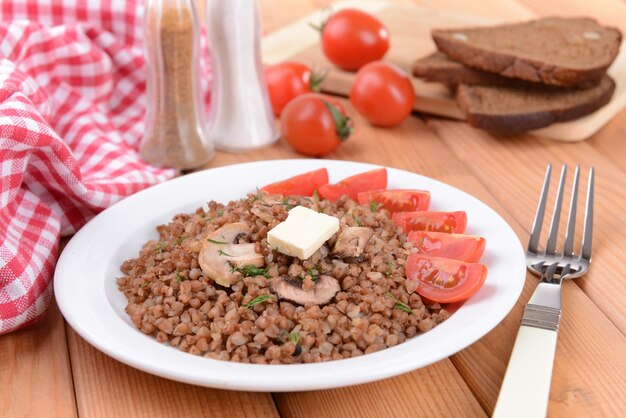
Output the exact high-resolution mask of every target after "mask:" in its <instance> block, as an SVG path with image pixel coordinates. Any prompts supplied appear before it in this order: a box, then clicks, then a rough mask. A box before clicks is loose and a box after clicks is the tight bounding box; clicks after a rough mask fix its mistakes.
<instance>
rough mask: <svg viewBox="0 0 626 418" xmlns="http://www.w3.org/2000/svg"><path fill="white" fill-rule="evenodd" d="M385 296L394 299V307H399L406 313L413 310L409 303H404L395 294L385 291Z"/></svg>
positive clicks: (410, 312)
mask: <svg viewBox="0 0 626 418" xmlns="http://www.w3.org/2000/svg"><path fill="white" fill-rule="evenodd" d="M385 296H389V297H390V298H392V299H393V300H395V301H396V304H395V305H393V307H394V309H400V310H401V311H403V312H406V313H408V314H412V313H413V311H412V310H411V308H410V307H409V305H407V304H405V303H402V302H401V301H400V299H398V298H397V297H395V296H394V295H393V293H391V292H386V293H385Z"/></svg>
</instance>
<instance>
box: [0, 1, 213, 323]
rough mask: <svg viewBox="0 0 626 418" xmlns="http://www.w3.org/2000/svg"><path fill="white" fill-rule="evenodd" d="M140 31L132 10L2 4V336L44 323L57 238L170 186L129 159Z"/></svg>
mask: <svg viewBox="0 0 626 418" xmlns="http://www.w3.org/2000/svg"><path fill="white" fill-rule="evenodd" d="M142 20H143V2H141V1H139V2H137V1H134V0H129V1H120V0H99V1H98V0H90V1H81V0H21V1H15V0H2V1H1V2H0V334H2V333H6V332H10V331H13V330H15V329H18V328H20V327H23V326H26V325H28V324H32V323H34V322H36V321H38V320H40V319H41V318H42V317H43V316H44V315H45V312H46V309H47V308H48V305H49V303H50V297H51V293H52V275H53V271H54V266H55V263H56V259H57V256H58V254H57V253H58V246H59V238H60V236H62V235H68V234H72V233H74V232H75V231H76V230H77V229H79V228H80V227H81V226H82V225H83V224H85V222H87V221H88V220H89V219H90V218H92V217H93V216H94V215H95V214H96V213H98V212H99V211H101V210H102V209H104V208H106V207H108V206H110V205H111V204H113V203H115V202H117V201H118V200H120V199H122V198H124V197H125V196H128V195H130V194H132V193H134V192H137V191H139V190H141V189H143V188H145V187H148V186H150V185H152V184H155V183H158V182H161V181H163V180H166V179H168V178H171V177H173V176H174V175H175V171H174V170H169V169H158V168H155V167H151V166H150V165H148V164H146V163H145V162H144V161H143V160H142V159H141V158H140V157H139V155H138V153H137V147H138V142H139V140H140V139H141V136H142V132H143V127H144V124H143V118H144V110H145V94H144V93H145V80H146V68H145V65H144V58H143V42H142ZM203 74H208V59H207V58H206V54H205V55H204V56H203ZM206 78H207V77H205V79H206ZM207 85H208V82H207V80H204V87H205V91H207V95H206V96H207V98H208V88H207Z"/></svg>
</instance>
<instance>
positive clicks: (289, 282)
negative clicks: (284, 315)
mask: <svg viewBox="0 0 626 418" xmlns="http://www.w3.org/2000/svg"><path fill="white" fill-rule="evenodd" d="M270 288H271V289H272V292H274V293H275V294H276V295H277V296H278V298H279V299H286V300H290V301H292V302H294V303H297V304H299V305H305V304H307V303H312V304H316V305H324V304H326V303H328V302H330V301H331V299H332V298H334V297H335V295H336V294H337V292H339V290H340V287H339V282H338V281H337V279H335V278H334V277H331V276H327V275H322V276H320V277H319V278H318V279H317V281H316V282H315V286H313V288H312V289H309V290H304V289H303V288H302V280H301V279H295V278H293V277H289V276H282V277H276V278H275V279H272V281H271V282H270Z"/></svg>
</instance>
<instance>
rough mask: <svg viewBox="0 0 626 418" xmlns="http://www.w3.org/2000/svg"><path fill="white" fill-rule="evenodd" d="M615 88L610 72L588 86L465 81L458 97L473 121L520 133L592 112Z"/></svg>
mask: <svg viewBox="0 0 626 418" xmlns="http://www.w3.org/2000/svg"><path fill="white" fill-rule="evenodd" d="M614 91H615V82H614V81H613V80H612V79H611V78H610V77H609V76H607V75H605V76H604V77H603V78H602V79H601V80H600V83H599V84H598V85H596V86H593V87H588V88H584V89H583V88H581V89H555V88H547V89H546V88H543V87H541V86H539V87H536V88H533V89H529V88H525V87H504V86H468V85H465V84H461V85H459V87H458V89H457V93H456V101H457V103H458V104H459V107H460V108H461V109H462V110H463V112H464V113H465V116H466V119H467V122H468V123H469V124H470V125H472V126H475V127H477V128H480V129H485V130H488V131H497V132H505V133H519V132H526V131H530V130H533V129H539V128H543V127H545V126H548V125H550V124H552V123H555V122H565V121H568V120H572V119H577V118H580V117H582V116H585V115H588V114H590V113H592V112H594V111H595V110H597V109H599V108H600V107H602V106H604V105H605V104H607V103H608V102H609V101H610V100H611V96H612V95H613V92H614Z"/></svg>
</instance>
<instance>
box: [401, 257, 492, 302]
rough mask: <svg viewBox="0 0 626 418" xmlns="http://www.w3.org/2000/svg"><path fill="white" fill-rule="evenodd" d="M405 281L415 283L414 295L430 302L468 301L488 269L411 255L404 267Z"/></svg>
mask: <svg viewBox="0 0 626 418" xmlns="http://www.w3.org/2000/svg"><path fill="white" fill-rule="evenodd" d="M405 269H406V278H407V280H416V281H417V283H418V286H417V288H416V289H415V291H416V292H417V293H418V294H419V295H420V296H423V297H425V298H427V299H430V300H432V301H433V302H439V303H451V302H458V301H461V300H465V299H468V298H469V297H471V296H472V295H473V294H474V293H476V292H478V289H480V288H481V287H482V285H483V283H485V279H486V278H487V267H485V266H484V265H483V264H480V263H466V262H464V261H458V260H450V259H448V258H440V257H428V256H423V255H419V254H411V255H410V256H408V257H407V259H406V264H405Z"/></svg>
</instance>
